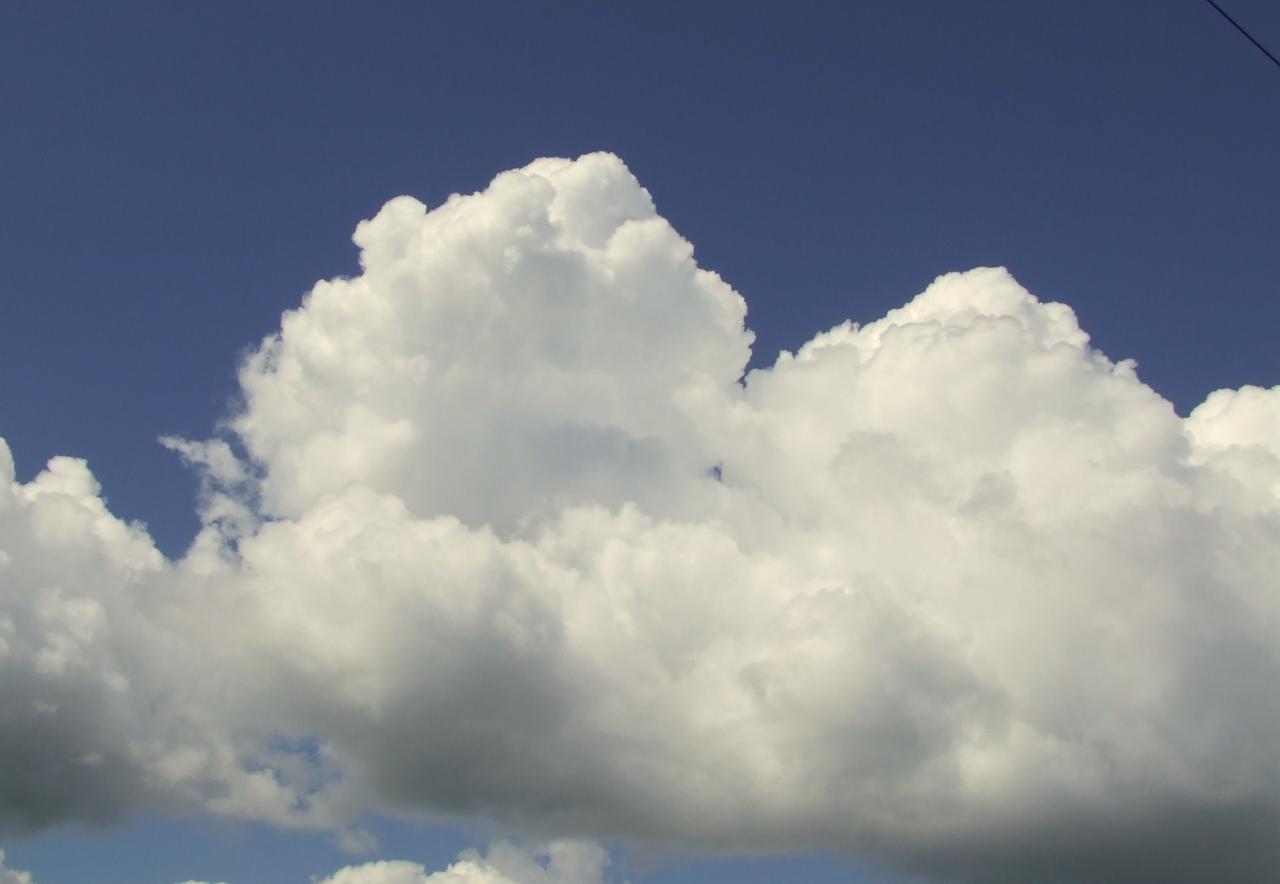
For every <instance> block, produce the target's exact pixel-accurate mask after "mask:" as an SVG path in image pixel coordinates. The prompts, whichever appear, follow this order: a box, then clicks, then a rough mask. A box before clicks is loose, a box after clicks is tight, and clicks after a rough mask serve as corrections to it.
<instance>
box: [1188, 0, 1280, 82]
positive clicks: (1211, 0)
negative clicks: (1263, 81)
mask: <svg viewBox="0 0 1280 884" xmlns="http://www.w3.org/2000/svg"><path fill="white" fill-rule="evenodd" d="M1205 2H1206V3H1208V4H1209V5H1210V6H1212V7H1213V8H1214V9H1216V10H1218V14H1219V15H1221V16H1222V17H1223V18H1225V19H1226V20H1227V21H1229V22H1231V25H1232V27H1234V28H1235V29H1236V30H1237V31H1239V32H1240V33H1242V34H1244V35H1245V36H1246V37H1248V38H1249V42H1250V43H1252V44H1253V45H1254V46H1257V47H1258V48H1259V49H1261V50H1262V54H1263V55H1265V56H1266V57H1267V58H1269V59H1271V60H1272V61H1273V62H1275V65H1276V67H1280V58H1276V57H1275V56H1274V55H1272V54H1271V53H1270V52H1269V51H1268V50H1267V47H1265V46H1263V45H1262V44H1261V43H1259V42H1258V41H1257V40H1255V39H1253V34H1250V33H1249V32H1248V31H1246V30H1245V29H1244V28H1243V27H1242V26H1241V25H1240V22H1238V21H1236V20H1235V19H1234V18H1232V17H1231V16H1230V15H1228V14H1227V11H1226V10H1225V9H1223V8H1222V7H1221V6H1219V5H1218V4H1217V3H1215V2H1214V0H1205Z"/></svg>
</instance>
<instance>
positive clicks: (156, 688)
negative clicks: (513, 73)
mask: <svg viewBox="0 0 1280 884" xmlns="http://www.w3.org/2000/svg"><path fill="white" fill-rule="evenodd" d="M355 239H356V243H357V245H358V246H359V247H360V249H361V266H362V273H361V274H360V275H359V276H357V277H354V278H352V279H338V280H331V281H327V282H322V283H319V284H317V286H316V287H315V288H314V289H313V290H312V292H311V293H310V294H309V295H308V296H307V298H306V299H305V300H304V302H303V303H302V305H300V306H299V307H298V308H297V309H296V310H293V311H290V312H288V313H286V314H285V316H284V317H283V319H282V323H281V328H280V331H279V332H278V333H277V334H274V335H271V336H269V337H268V338H266V339H265V340H264V341H263V342H262V343H261V344H260V346H259V347H258V348H257V349H256V350H255V351H254V352H253V353H252V354H251V355H250V356H249V357H248V358H247V359H246V360H245V362H244V363H243V365H242V366H241V370H240V384H241V388H242V391H243V399H242V404H241V406H240V407H239V408H238V409H237V410H236V412H235V413H233V414H232V415H230V417H229V419H228V421H227V423H226V426H227V427H228V430H227V437H226V438H221V439H215V440H212V441H209V442H190V441H186V440H175V439H167V440H166V441H165V444H166V445H168V446H169V447H171V448H173V449H175V450H176V451H178V452H179V453H180V454H181V455H182V456H183V457H184V458H186V459H187V460H188V461H189V462H191V463H192V464H194V465H196V466H197V467H198V468H201V469H203V470H204V477H205V484H204V488H203V491H202V503H201V512H202V517H203V519H204V521H205V528H204V529H203V531H202V532H201V534H200V535H199V536H198V537H197V538H196V541H195V543H194V544H193V545H192V547H191V549H190V551H189V552H188V553H187V554H186V555H185V556H184V557H182V558H181V559H179V560H176V561H165V560H164V559H163V558H161V557H160V556H159V554H158V553H156V551H155V550H154V548H153V547H152V545H151V543H150V540H149V538H148V537H147V536H146V534H145V532H144V531H143V530H142V529H141V528H139V527H138V526H129V525H125V524H123V523H121V522H120V521H119V520H117V519H115V518H114V517H112V516H111V515H110V513H109V512H108V511H107V510H106V508H105V505H104V504H103V503H102V500H101V498H100V497H99V496H98V489H97V487H96V484H95V483H94V482H93V480H92V477H91V476H90V474H89V473H88V470H87V468H86V467H85V466H84V464H83V463H80V462H77V461H70V460H67V459H55V461H53V462H51V465H50V469H49V470H48V471H47V472H46V473H44V474H42V475H41V476H40V477H38V478H37V479H36V480H34V481H33V482H31V483H28V484H26V485H18V484H14V482H13V479H12V476H13V471H12V466H11V463H10V462H9V460H8V455H7V450H6V451H4V452H3V457H0V462H2V463H0V466H3V467H4V469H5V470H7V472H5V474H4V475H2V476H0V549H3V550H4V555H3V557H2V558H0V562H5V563H6V564H3V565H0V568H4V569H7V571H8V573H7V574H6V579H5V581H4V583H3V584H2V585H3V587H5V588H4V589H0V602H2V606H0V611H3V612H4V616H5V619H4V620H2V621H0V627H3V628H0V638H3V640H4V643H3V644H0V670H2V671H3V672H4V675H5V677H6V678H7V679H10V680H11V681H12V683H13V684H15V685H16V686H17V688H16V693H15V696H16V697H18V698H19V699H18V702H15V703H13V704H10V705H8V706H6V708H5V709H4V710H3V711H0V739H3V740H4V741H5V744H6V746H12V747H14V749H13V750H11V751H14V752H16V753H17V754H16V755H15V756H14V757H21V758H23V759H24V763H23V764H21V765H15V766H11V767H10V768H8V769H7V770H6V772H5V773H3V774H0V823H3V824H4V825H5V826H7V827H9V828H24V827H25V828H35V827H39V826H42V825H48V824H51V823H54V822H58V821H61V820H67V819H103V818H113V817H116V816H119V815H121V814H124V813H128V812H130V811H132V810H135V809H138V808H142V807H157V806H159V807H162V808H178V807H181V808H187V809H193V808H202V809H204V810H205V811H208V812H212V813H216V814H223V815H229V816H238V817H251V818H258V819H265V820H269V821H272V822H275V823H277V824H279V825H286V826H315V827H327V828H334V829H341V828H343V827H345V826H347V825H349V824H350V823H351V822H352V821H354V820H355V819H356V818H357V817H358V816H359V814H360V813H361V812H363V811H365V810H374V811H377V812H383V813H403V814H408V815H417V814H421V813H430V814H447V815H456V816H483V817H488V818H493V819H496V820H499V821H501V822H503V823H505V824H508V825H512V826H515V827H517V828H518V829H520V830H523V831H525V832H527V833H530V834H532V835H534V836H538V837H556V836H559V835H564V834H572V835H581V836H595V837H600V836H618V837H623V838H629V839H634V840H636V841H639V842H646V843H650V844H656V845H667V846H673V847H679V848H687V849H711V850H743V849H746V850H755V851H758V850H764V851H783V852H793V851H803V850H809V849H828V850H838V851H846V852H851V853H857V854H861V855H870V856H873V857H876V858H878V859H881V860H883V861H885V862H887V863H889V864H892V865H897V866H899V867H901V868H904V869H907V870H910V871H913V872H923V873H928V874H935V875H937V876H939V877H940V878H942V879H948V880H987V881H998V880H1010V881H1013V880H1029V879H1031V880H1041V881H1055V880H1061V881H1074V880H1082V881H1083V880H1088V881H1147V880H1151V881H1155V880H1162V881H1179V880H1183V881H1192V880H1200V879H1204V878H1206V877H1213V878H1214V879H1215V880H1223V881H1232V880H1234V881H1248V880H1259V879H1266V878H1270V877H1274V875H1275V874H1276V872H1277V871H1280V853H1278V851H1277V848H1276V847H1275V846H1274V841H1275V839H1274V838H1272V837H1271V836H1270V833H1271V832H1272V831H1274V827H1275V825H1276V824H1277V823H1278V822H1280V814H1278V813H1277V809H1278V808H1280V752H1278V750H1277V748H1276V747H1277V746H1280V740H1277V737H1278V736H1280V698H1278V697H1277V695H1276V693H1275V691H1274V685H1275V684H1276V680H1277V677H1278V676H1280V659H1278V658H1277V652H1276V650H1275V649H1276V648H1277V647H1280V642H1278V639H1280V634H1278V633H1280V617H1278V616H1277V615H1278V614H1280V610H1278V609H1277V605H1278V602H1280V599H1278V598H1277V596H1276V593H1275V579H1274V575H1275V574H1276V573H1280V543H1277V540H1280V443H1277V441H1276V440H1277V438H1280V436H1278V435H1277V432H1276V429H1277V425H1278V424H1280V387H1277V388H1272V389H1269V390H1267V389H1262V388H1253V387H1248V388H1244V389H1242V390H1238V391H1219V392H1218V393H1215V394H1213V395H1212V396H1210V397H1209V398H1208V399H1207V400H1206V402H1205V403H1204V404H1203V405H1202V406H1200V407H1199V408H1197V409H1196V410H1195V411H1194V412H1193V413H1192V414H1191V415H1190V416H1189V417H1188V418H1186V419H1183V418H1181V417H1179V416H1178V415H1177V414H1176V413H1175V412H1174V410H1173V408H1172V407H1171V406H1170V405H1169V403H1168V402H1167V401H1165V400H1164V399H1162V398H1161V397H1160V396H1159V395H1158V394H1157V393H1156V392H1154V391H1153V390H1151V389H1150V388H1149V387H1147V386H1145V385H1144V384H1143V383H1142V382H1141V380H1140V379H1139V377H1138V375H1137V373H1136V369H1135V367H1134V366H1133V365H1132V363H1128V362H1123V361H1122V362H1113V361H1111V360H1110V359H1108V358H1107V357H1106V356H1104V355H1103V354H1101V353H1100V352H1098V351H1097V350H1094V349H1092V348H1091V347H1090V345H1089V340H1088V337H1087V335H1086V334H1085V333H1084V332H1083V331H1081V329H1080V327H1079V325H1078V324H1077V320H1076V317H1075V315H1074V314H1073V312H1072V311H1071V310H1070V308H1068V307H1067V306H1065V305H1063V304H1057V303H1049V302H1042V301H1040V300H1038V299H1036V298H1035V297H1034V296H1032V295H1031V294H1030V293H1028V292H1027V291H1026V290H1024V289H1023V288H1022V287H1021V286H1020V285H1019V284H1018V283H1017V282H1016V281H1015V280H1014V279H1012V278H1011V277H1010V276H1009V274H1008V273H1006V272H1005V271H1003V270H1000V269H990V268H985V269H978V270H973V271H970V272H967V273H955V274H948V275H946V276H943V277H940V278H939V279H938V280H937V281H935V282H934V283H933V284H932V285H931V286H929V288H928V289H927V290H926V291H925V292H923V293H922V294H920V295H918V296H917V297H915V298H913V299H912V300H910V301H909V302H908V303H907V304H905V305H904V306H903V307H901V308H899V309H897V310H894V311H891V312H890V313H889V314H888V315H886V316H885V317H883V318H881V319H879V320H877V321H875V322H872V323H869V324H867V325H864V326H858V325H855V324H853V323H851V322H850V323H845V324H842V325H840V326H837V327H836V328H833V329H831V330H829V331H826V332H823V333H821V334H819V335H817V336H816V337H814V339H813V340H811V341H810V342H809V343H808V344H806V345H805V346H804V347H802V348H801V349H800V350H799V351H797V352H796V353H794V354H791V353H784V354H782V355H781V356H780V357H779V358H778V359H777V361H776V362H775V363H774V364H773V365H772V366H769V367H767V368H762V369H758V370H755V371H752V372H750V373H749V374H747V375H746V376H745V377H743V374H742V372H743V370H744V366H745V365H746V362H747V358H748V355H749V350H748V348H749V346H750V342H751V334H750V332H749V331H747V330H746V328H745V325H744V322H745V306H744V303H743V301H742V299H741V298H740V297H739V296H738V295H737V294H736V293H735V292H734V291H733V290H732V289H731V288H730V287H729V286H728V285H726V284H725V283H724V281H723V280H721V279H720V278H719V277H718V276H716V275H715V274H713V273H710V272H707V271H705V270H703V269H701V268H699V267H698V266H697V264H696V263H695V261H694V260H693V257H692V249H691V247H690V246H689V244H688V243H687V242H685V241H684V240H683V239H681V238H680V236H679V235H678V234H677V233H676V232H675V231H674V230H673V229H672V228H671V227H670V225H669V224H668V223H667V222H666V221H665V220H664V219H662V218H661V217H660V216H659V215H657V214H656V212H655V210H654V207H653V204H652V201H651V200H650V198H649V195H648V193H647V192H645V191H644V190H643V188H641V187H640V186H639V184H638V183H637V182H636V181H635V179H634V178H633V177H632V176H631V175H630V173H629V172H628V171H627V170H626V168H625V167H624V166H623V165H622V163H621V162H620V161H618V160H617V159H616V158H614V157H612V156H610V155H606V154H596V155H591V156H588V157H584V158H582V159H580V160H577V161H573V162H570V161H567V160H539V161H537V162H535V163H533V164H531V165H530V166H528V167H526V168H525V169H522V170H517V171H514V172H508V173H504V174H503V175H500V176H498V178H496V179H495V180H494V182H493V183H492V184H491V185H490V187H489V188H488V189H487V190H485V191H483V192H481V193H479V194H474V195H471V196H466V197H462V196H454V197H451V198H450V199H449V200H448V201H447V202H446V203H445V204H444V205H442V206H440V207H437V208H436V209H434V210H431V211H428V210H427V209H426V208H425V207H424V206H422V204H420V203H418V202H417V201H415V200H412V199H410V198H407V197H402V198H399V199H396V200H393V201H392V202H390V203H388V204H387V206H386V207H384V208H383V210H382V211H381V212H379V213H378V215H377V216H376V217H375V218H374V219H372V220H370V221H366V222H364V223H362V224H361V225H360V226H359V227H358V229H357V232H356V237H355ZM237 452H239V454H238V455H237ZM4 624H8V625H7V626H5V625H4ZM49 710H53V711H52V712H49ZM42 714H51V715H56V716H60V717H59V718H58V719H57V720H58V722H59V724H58V727H57V728H54V729H52V730H51V731H50V730H48V729H47V728H45V726H44V725H42V724H41V723H40V722H39V721H38V720H37V719H38V717H39V716H40V715H42ZM42 728H45V729H42ZM49 733H53V734H56V738H53V739H51V738H50V737H49V736H48V734H49ZM490 860H491V861H492V857H490ZM375 866H377V864H374V866H364V867H356V868H363V869H369V868H374V867H375ZM377 868H378V869H379V871H375V872H369V874H381V872H382V871H386V868H385V867H377ZM387 873H388V874H419V875H421V874H422V872H421V870H417V871H413V870H412V869H408V870H406V867H402V866H395V867H393V868H391V869H390V871H389V872H387ZM339 874H342V873H339ZM437 874H442V873H437ZM334 880H335V884H336V881H337V878H336V876H335V879H334ZM353 880H355V879H353ZM360 880H363V879H360ZM387 880H399V879H387ZM406 880H416V879H413V878H408V879H406Z"/></svg>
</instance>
